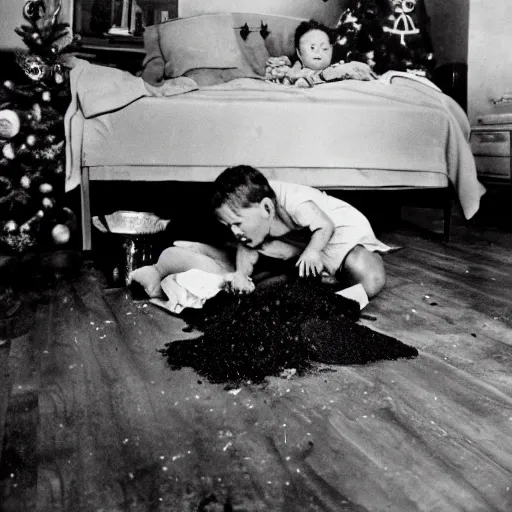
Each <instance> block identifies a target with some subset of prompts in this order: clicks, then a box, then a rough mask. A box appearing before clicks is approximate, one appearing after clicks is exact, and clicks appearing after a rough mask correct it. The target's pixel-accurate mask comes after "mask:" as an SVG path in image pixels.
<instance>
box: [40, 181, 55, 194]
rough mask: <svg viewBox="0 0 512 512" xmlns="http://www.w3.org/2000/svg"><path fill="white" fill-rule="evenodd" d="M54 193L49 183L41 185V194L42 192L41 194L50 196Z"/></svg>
mask: <svg viewBox="0 0 512 512" xmlns="http://www.w3.org/2000/svg"><path fill="white" fill-rule="evenodd" d="M52 191H53V187H52V186H51V185H50V184H49V183H41V185H39V192H41V194H49V193H50V192H52Z"/></svg>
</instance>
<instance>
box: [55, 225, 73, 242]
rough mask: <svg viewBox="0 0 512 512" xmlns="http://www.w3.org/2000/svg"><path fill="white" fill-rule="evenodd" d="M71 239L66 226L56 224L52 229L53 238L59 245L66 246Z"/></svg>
mask: <svg viewBox="0 0 512 512" xmlns="http://www.w3.org/2000/svg"><path fill="white" fill-rule="evenodd" d="M70 237H71V231H70V229H69V228H68V227H67V226H66V225H64V224H56V225H55V226H54V227H53V229H52V238H53V241H54V242H55V243H56V244H57V245H62V244H66V243H68V242H69V239H70Z"/></svg>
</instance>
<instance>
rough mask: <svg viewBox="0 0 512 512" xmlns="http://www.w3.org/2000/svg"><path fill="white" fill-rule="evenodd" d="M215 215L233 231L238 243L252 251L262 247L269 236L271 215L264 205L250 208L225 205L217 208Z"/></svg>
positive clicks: (255, 205) (253, 205)
mask: <svg viewBox="0 0 512 512" xmlns="http://www.w3.org/2000/svg"><path fill="white" fill-rule="evenodd" d="M215 214H216V216H217V219H219V221H220V222H221V223H222V224H224V225H225V226H227V227H228V228H229V229H230V230H231V232H232V233H233V235H234V236H235V238H236V240H237V242H239V243H241V244H244V245H246V246H247V247H251V248H252V249H254V248H256V247H258V246H259V245H261V244H262V243H263V242H264V241H265V238H266V237H267V235H268V234H269V231H270V220H269V214H268V211H267V210H266V209H265V208H264V204H263V203H254V204H252V205H251V206H248V207H235V206H233V204H232V203H224V204H223V205H222V206H220V207H219V208H217V210H216V211H215Z"/></svg>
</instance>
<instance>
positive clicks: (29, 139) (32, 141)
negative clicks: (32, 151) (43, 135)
mask: <svg viewBox="0 0 512 512" xmlns="http://www.w3.org/2000/svg"><path fill="white" fill-rule="evenodd" d="M26 141H27V144H28V145H29V146H34V145H35V143H36V141H37V139H36V136H35V135H32V134H31V135H28V136H27V139H26Z"/></svg>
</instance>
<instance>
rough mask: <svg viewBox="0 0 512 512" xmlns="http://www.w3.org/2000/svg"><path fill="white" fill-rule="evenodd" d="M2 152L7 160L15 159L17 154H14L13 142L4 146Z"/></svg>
mask: <svg viewBox="0 0 512 512" xmlns="http://www.w3.org/2000/svg"><path fill="white" fill-rule="evenodd" d="M2 153H3V155H4V156H5V158H7V160H14V157H15V154H14V148H13V147H12V144H11V143H9V144H6V145H5V146H4V147H3V148H2Z"/></svg>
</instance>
